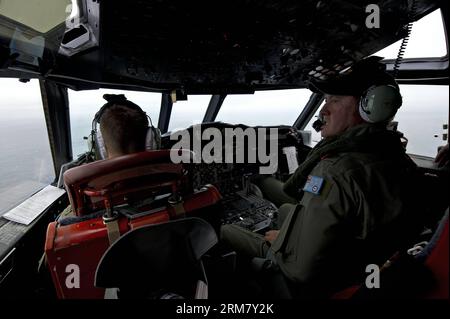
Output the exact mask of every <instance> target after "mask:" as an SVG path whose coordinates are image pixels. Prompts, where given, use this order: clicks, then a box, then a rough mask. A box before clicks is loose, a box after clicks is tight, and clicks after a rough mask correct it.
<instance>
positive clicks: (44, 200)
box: [3, 185, 66, 225]
mask: <svg viewBox="0 0 450 319" xmlns="http://www.w3.org/2000/svg"><path fill="white" fill-rule="evenodd" d="M65 192H66V191H65V190H64V189H61V188H57V187H54V186H51V185H48V186H47V187H45V188H43V189H42V190H40V191H39V192H37V193H36V194H34V195H33V196H31V197H30V198H28V199H27V200H25V201H24V202H23V203H22V204H20V205H18V206H16V207H14V208H13V209H11V210H10V211H9V212H7V213H6V214H4V215H3V217H4V218H6V219H8V220H11V221H13V222H16V223H21V224H25V225H29V224H30V223H31V222H32V221H33V220H34V219H35V218H36V217H38V216H39V215H40V214H41V213H42V212H43V211H44V210H45V209H46V208H47V207H48V206H50V205H51V204H52V203H53V202H54V201H55V200H57V199H58V198H59V197H60V196H61V195H62V194H64V193H65Z"/></svg>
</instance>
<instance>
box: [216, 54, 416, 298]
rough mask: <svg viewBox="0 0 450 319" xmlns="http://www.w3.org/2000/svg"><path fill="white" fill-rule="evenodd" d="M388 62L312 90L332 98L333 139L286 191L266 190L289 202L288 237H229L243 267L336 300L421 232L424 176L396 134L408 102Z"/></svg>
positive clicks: (269, 184) (228, 232) (241, 233)
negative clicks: (246, 261)
mask: <svg viewBox="0 0 450 319" xmlns="http://www.w3.org/2000/svg"><path fill="white" fill-rule="evenodd" d="M380 60H381V58H379V57H369V58H366V59H363V60H361V61H359V62H357V63H355V64H354V65H353V66H352V67H351V68H350V69H348V70H347V71H345V72H341V73H340V74H339V75H338V76H335V77H333V78H330V79H328V80H322V81H311V89H312V90H313V91H315V92H322V93H324V94H325V104H324V105H323V107H322V109H321V110H320V113H319V114H320V116H321V117H322V118H323V125H322V127H321V130H320V132H321V135H322V137H323V139H322V140H321V141H320V142H319V143H318V144H317V145H316V146H315V147H314V148H313V149H312V150H311V151H310V152H309V154H308V156H307V158H306V160H305V161H304V162H303V163H301V164H300V166H299V167H298V168H297V170H296V171H295V172H294V174H293V175H292V176H291V177H290V178H289V179H288V180H287V181H286V183H284V184H283V183H281V182H279V181H275V179H274V178H273V177H267V179H266V181H265V182H264V183H263V184H264V185H263V188H265V189H264V190H263V193H264V194H265V195H266V197H267V198H269V199H271V196H270V194H274V196H273V197H274V198H276V199H280V198H282V199H285V202H287V203H286V204H283V205H281V204H282V203H276V204H277V205H279V206H281V207H280V208H279V213H280V216H281V217H282V218H283V220H284V221H283V222H282V224H281V228H280V229H279V230H271V231H268V232H267V233H266V234H265V236H263V235H260V234H257V233H253V232H250V231H248V230H246V229H244V228H241V227H239V226H237V225H224V226H222V228H221V240H222V242H223V243H225V244H226V245H228V246H231V248H232V249H233V250H235V251H236V252H237V255H238V258H239V256H242V257H249V258H252V257H261V258H266V259H269V260H271V262H273V264H274V265H276V268H277V269H278V271H280V272H281V273H282V275H283V277H284V278H286V281H287V282H288V283H289V285H290V287H291V288H292V292H293V295H294V296H295V295H297V296H300V297H301V296H302V294H305V295H308V296H313V295H314V294H315V293H316V294H317V295H318V296H323V295H327V296H329V295H330V294H332V293H333V292H335V291H338V290H339V289H342V288H345V287H348V286H349V285H352V284H354V283H358V284H361V283H364V278H365V277H366V276H367V274H366V273H365V270H366V266H367V265H369V264H377V265H379V266H381V265H382V264H383V263H384V262H385V261H386V260H387V259H388V258H389V257H390V256H391V254H392V253H394V252H395V251H396V250H397V249H398V248H400V247H402V245H406V244H409V242H407V239H408V238H409V237H410V236H409V235H411V236H413V235H414V234H415V233H416V232H417V230H418V227H416V216H417V214H416V213H415V212H416V211H417V209H418V206H417V204H416V203H415V202H414V198H415V196H416V197H417V195H414V194H415V193H414V192H417V190H418V188H417V186H415V184H414V183H415V179H414V176H415V173H416V168H417V167H416V165H415V164H414V163H413V162H412V161H411V159H410V158H409V157H408V156H407V155H406V153H405V147H404V145H403V144H402V141H401V133H399V132H396V131H394V130H389V129H387V126H388V124H389V123H390V122H391V121H392V119H393V117H394V115H395V114H396V112H397V109H398V108H399V107H400V106H401V104H402V98H401V95H400V91H399V87H398V85H397V83H396V81H395V80H394V78H393V77H391V76H390V75H389V74H388V73H387V72H386V71H385V69H386V68H385V65H384V64H383V63H381V62H380ZM280 185H281V187H282V189H281V187H280ZM277 187H278V188H277ZM280 194H282V196H280Z"/></svg>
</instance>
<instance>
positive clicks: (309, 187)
mask: <svg viewBox="0 0 450 319" xmlns="http://www.w3.org/2000/svg"><path fill="white" fill-rule="evenodd" d="M322 186H323V177H319V176H313V175H309V176H308V179H307V180H306V183H305V186H304V187H303V191H305V192H308V193H312V194H315V195H319V194H320V191H321V190H322Z"/></svg>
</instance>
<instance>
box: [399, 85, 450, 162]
mask: <svg viewBox="0 0 450 319" xmlns="http://www.w3.org/2000/svg"><path fill="white" fill-rule="evenodd" d="M400 91H401V94H402V96H403V105H402V107H401V108H400V109H399V110H398V112H397V115H396V116H395V119H394V120H395V121H397V122H398V130H399V131H401V132H402V133H403V134H404V135H405V137H406V138H407V139H408V146H407V149H406V150H407V152H408V153H410V154H416V155H423V156H428V157H435V156H436V154H437V148H438V146H441V145H444V144H445V143H447V141H444V140H443V134H444V133H447V132H444V129H443V125H444V124H448V109H449V106H448V98H449V94H448V86H446V85H400Z"/></svg>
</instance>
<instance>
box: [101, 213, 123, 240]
mask: <svg viewBox="0 0 450 319" xmlns="http://www.w3.org/2000/svg"><path fill="white" fill-rule="evenodd" d="M103 222H104V223H105V225H106V231H107V232H108V240H109V245H110V246H111V245H112V244H114V242H115V241H116V240H117V239H119V237H120V231H119V218H116V219H113V220H109V221H106V220H103Z"/></svg>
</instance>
